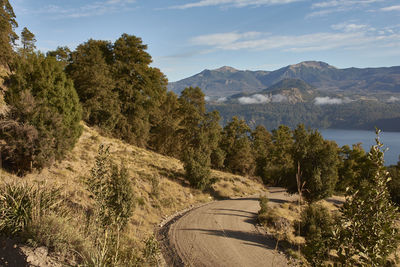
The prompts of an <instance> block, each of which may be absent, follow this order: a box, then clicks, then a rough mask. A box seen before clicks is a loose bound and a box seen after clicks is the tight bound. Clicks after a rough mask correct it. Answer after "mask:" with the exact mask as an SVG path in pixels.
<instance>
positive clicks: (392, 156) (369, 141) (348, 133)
mask: <svg viewBox="0 0 400 267" xmlns="http://www.w3.org/2000/svg"><path fill="white" fill-rule="evenodd" d="M319 131H320V132H321V134H322V136H323V137H324V138H325V139H328V140H333V141H336V143H337V144H338V145H339V146H344V145H350V147H351V145H352V144H356V143H362V147H363V148H364V150H365V151H367V152H369V150H370V148H371V146H372V145H375V137H376V135H375V132H374V131H363V130H339V129H322V130H319ZM380 137H381V138H380V140H381V142H382V143H383V144H384V147H386V148H389V150H388V151H387V152H386V153H385V165H394V164H397V161H398V160H399V155H400V132H381V134H380Z"/></svg>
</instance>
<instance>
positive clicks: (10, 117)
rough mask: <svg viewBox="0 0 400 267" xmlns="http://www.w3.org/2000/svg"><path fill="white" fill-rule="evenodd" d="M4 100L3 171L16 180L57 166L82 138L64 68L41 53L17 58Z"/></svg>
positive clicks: (78, 112) (77, 106) (75, 102)
mask: <svg viewBox="0 0 400 267" xmlns="http://www.w3.org/2000/svg"><path fill="white" fill-rule="evenodd" d="M12 70H13V74H12V75H10V76H9V78H8V80H7V81H6V84H7V86H8V90H7V92H6V95H5V100H6V103H7V105H9V107H10V112H9V113H8V114H7V116H5V117H4V118H2V120H1V122H0V124H1V127H0V138H1V140H3V142H2V144H1V146H2V147H1V154H2V160H3V166H4V167H5V168H8V169H10V170H12V171H15V172H17V173H19V174H23V173H25V172H26V171H29V170H31V169H32V168H38V169H41V168H42V167H43V166H46V165H49V164H51V163H52V162H53V161H54V160H60V159H62V158H63V156H64V155H65V153H66V152H67V151H69V150H71V149H72V148H73V146H74V144H75V143H76V141H77V140H78V137H79V136H80V134H81V126H80V125H79V122H80V120H81V106H80V103H79V99H78V96H77V94H76V91H75V89H74V87H73V83H72V81H71V80H70V79H68V78H67V77H66V75H65V73H64V68H63V65H61V64H60V63H59V62H57V61H56V59H55V58H53V57H45V56H44V55H43V54H41V53H28V54H24V55H21V56H20V57H19V58H18V60H16V61H15V63H14V64H13V65H12Z"/></svg>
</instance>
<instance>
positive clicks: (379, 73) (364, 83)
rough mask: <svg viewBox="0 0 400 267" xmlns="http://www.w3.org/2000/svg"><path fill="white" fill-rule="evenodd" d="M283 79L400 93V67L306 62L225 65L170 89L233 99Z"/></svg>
mask: <svg viewBox="0 0 400 267" xmlns="http://www.w3.org/2000/svg"><path fill="white" fill-rule="evenodd" d="M283 79H300V80H302V81H304V82H306V83H308V84H309V85H311V86H313V87H315V88H317V89H318V90H320V91H329V92H352V93H355V92H359V93H370V92H378V91H379V92H383V91H387V92H400V66H395V67H385V68H363V69H360V68H347V69H338V68H336V67H334V66H331V65H329V64H328V63H325V62H321V61H304V62H300V63H298V64H293V65H289V66H286V67H283V68H280V69H278V70H275V71H249V70H237V69H235V68H232V67H229V66H223V67H221V68H218V69H214V70H204V71H202V72H200V73H198V74H196V75H193V76H191V77H188V78H186V79H183V80H180V81H177V82H172V83H169V85H168V88H169V90H171V91H174V92H175V93H178V94H179V93H180V92H181V91H182V90H183V89H184V88H186V87H189V86H193V87H196V86H198V87H200V88H201V89H202V90H203V92H204V93H205V94H206V95H207V96H210V97H229V96H232V95H235V94H252V93H256V92H260V91H262V90H264V89H266V88H268V87H270V86H271V85H273V84H276V83H278V82H279V81H281V80H283Z"/></svg>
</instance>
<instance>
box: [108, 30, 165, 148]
mask: <svg viewBox="0 0 400 267" xmlns="http://www.w3.org/2000/svg"><path fill="white" fill-rule="evenodd" d="M146 49H147V46H146V45H144V44H143V43H142V40H141V39H140V38H138V37H136V36H133V35H128V34H123V35H122V36H121V37H120V38H119V39H118V40H116V41H115V43H114V45H113V52H114V60H115V62H114V66H113V77H114V80H115V81H116V87H115V91H116V92H117V93H118V97H119V100H120V102H121V106H120V108H121V113H122V114H123V119H121V120H119V121H118V123H117V126H116V127H117V131H118V134H119V136H120V137H122V138H123V139H125V140H126V141H128V142H130V143H133V144H136V145H138V146H146V145H147V142H148V141H149V138H150V129H151V127H152V126H153V125H155V123H156V122H157V121H158V119H159V118H160V116H161V114H160V106H161V105H162V103H163V102H164V99H165V97H166V93H167V79H166V77H165V76H164V74H163V73H161V72H160V70H158V69H156V68H152V67H150V66H149V65H150V63H151V62H152V59H151V56H150V55H149V54H148V53H147V52H146V51H145V50H146Z"/></svg>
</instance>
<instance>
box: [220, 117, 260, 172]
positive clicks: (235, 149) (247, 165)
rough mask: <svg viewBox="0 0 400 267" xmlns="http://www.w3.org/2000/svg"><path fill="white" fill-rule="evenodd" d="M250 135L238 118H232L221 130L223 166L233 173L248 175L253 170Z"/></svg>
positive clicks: (249, 131) (244, 123)
mask: <svg viewBox="0 0 400 267" xmlns="http://www.w3.org/2000/svg"><path fill="white" fill-rule="evenodd" d="M250 133H251V130H250V127H249V126H248V125H247V124H246V122H245V121H244V120H239V118H238V117H233V118H232V121H231V122H229V123H228V124H227V125H226V126H225V127H224V129H223V132H222V138H221V148H222V150H223V151H224V152H225V153H226V158H225V162H224V165H225V167H226V168H227V169H228V170H229V171H231V172H233V173H239V174H243V175H245V174H246V175H248V174H252V172H253V170H254V156H253V153H252V148H251V142H250Z"/></svg>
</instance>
